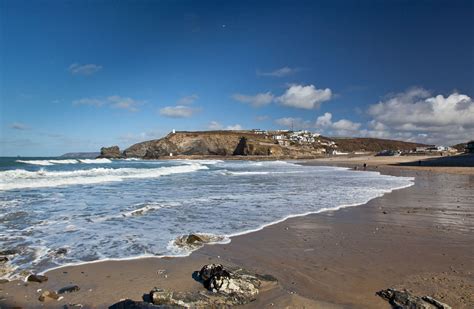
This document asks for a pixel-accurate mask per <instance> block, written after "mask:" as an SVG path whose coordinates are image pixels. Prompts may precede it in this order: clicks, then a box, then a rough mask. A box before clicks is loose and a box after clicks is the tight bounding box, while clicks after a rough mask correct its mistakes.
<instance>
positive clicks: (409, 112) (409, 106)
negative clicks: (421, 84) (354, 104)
mask: <svg viewBox="0 0 474 309" xmlns="http://www.w3.org/2000/svg"><path fill="white" fill-rule="evenodd" d="M368 114H369V115H370V116H372V117H373V118H374V119H373V120H372V121H371V122H369V124H368V127H369V128H371V129H372V130H370V131H368V132H366V133H367V134H385V135H390V136H403V137H407V138H409V139H411V140H413V141H419V142H425V143H430V144H447V145H451V144H455V143H458V142H462V141H467V140H468V139H472V136H474V101H473V100H472V98H470V97H469V96H467V95H464V94H459V93H458V92H453V93H452V94H450V95H448V96H447V97H445V96H443V95H436V96H433V95H432V94H431V93H430V92H429V91H427V90H425V89H423V88H412V89H409V90H407V91H405V92H403V93H398V94H394V95H390V96H388V97H387V98H386V99H385V100H383V101H380V102H379V103H377V104H374V105H371V106H370V107H369V109H368ZM380 132H384V133H380Z"/></svg>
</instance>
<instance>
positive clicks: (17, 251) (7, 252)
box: [0, 249, 20, 255]
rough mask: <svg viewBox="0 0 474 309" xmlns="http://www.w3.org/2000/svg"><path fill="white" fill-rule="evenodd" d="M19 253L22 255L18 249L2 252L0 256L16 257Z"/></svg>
mask: <svg viewBox="0 0 474 309" xmlns="http://www.w3.org/2000/svg"><path fill="white" fill-rule="evenodd" d="M18 253H20V251H19V250H16V249H7V250H2V251H0V255H15V254H18Z"/></svg>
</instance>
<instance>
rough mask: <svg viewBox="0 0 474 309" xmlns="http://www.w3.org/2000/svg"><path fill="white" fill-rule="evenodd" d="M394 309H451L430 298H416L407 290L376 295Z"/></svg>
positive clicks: (387, 290)
mask: <svg viewBox="0 0 474 309" xmlns="http://www.w3.org/2000/svg"><path fill="white" fill-rule="evenodd" d="M376 294H377V295H378V296H380V297H382V298H384V299H385V300H387V301H388V302H389V303H390V305H392V307H393V308H396V309H451V306H449V305H447V304H444V303H442V302H440V301H438V300H436V299H434V298H432V297H430V296H421V297H420V296H416V295H414V294H413V293H411V292H409V291H407V290H402V291H399V290H396V289H386V290H381V291H378V292H377V293H376Z"/></svg>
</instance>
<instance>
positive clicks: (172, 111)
mask: <svg viewBox="0 0 474 309" xmlns="http://www.w3.org/2000/svg"><path fill="white" fill-rule="evenodd" d="M199 111H200V109H198V108H192V107H189V106H185V105H176V106H166V107H163V108H162V109H160V115H162V116H165V117H170V118H189V117H192V116H193V115H194V114H196V113H198V112H199Z"/></svg>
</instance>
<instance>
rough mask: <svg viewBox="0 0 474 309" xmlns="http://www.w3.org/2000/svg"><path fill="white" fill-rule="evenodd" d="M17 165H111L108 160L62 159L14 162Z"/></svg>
mask: <svg viewBox="0 0 474 309" xmlns="http://www.w3.org/2000/svg"><path fill="white" fill-rule="evenodd" d="M16 162H18V163H24V164H31V165H39V166H51V165H55V164H78V163H84V164H107V163H112V161H111V160H109V159H105V158H103V159H77V160H76V159H64V160H56V159H52V160H16Z"/></svg>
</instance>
